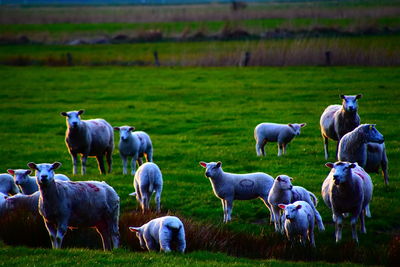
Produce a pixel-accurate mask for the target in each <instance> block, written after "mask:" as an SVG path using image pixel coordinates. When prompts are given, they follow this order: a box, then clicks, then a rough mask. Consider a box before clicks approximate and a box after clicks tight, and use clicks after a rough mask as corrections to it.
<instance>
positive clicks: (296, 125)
mask: <svg viewBox="0 0 400 267" xmlns="http://www.w3.org/2000/svg"><path fill="white" fill-rule="evenodd" d="M306 125H307V123H289V124H288V126H289V127H290V128H292V130H293V131H294V134H295V135H300V129H301V128H303V127H304V126H306Z"/></svg>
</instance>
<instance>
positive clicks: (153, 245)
mask: <svg viewBox="0 0 400 267" xmlns="http://www.w3.org/2000/svg"><path fill="white" fill-rule="evenodd" d="M144 241H145V242H146V247H147V249H148V250H149V251H160V247H159V244H158V243H157V242H156V241H155V240H154V239H153V238H152V237H151V236H150V235H145V237H144Z"/></svg>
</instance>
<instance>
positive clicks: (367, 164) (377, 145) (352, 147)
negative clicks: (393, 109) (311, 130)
mask: <svg viewBox="0 0 400 267" xmlns="http://www.w3.org/2000/svg"><path fill="white" fill-rule="evenodd" d="M338 159H339V161H349V162H357V163H358V165H360V166H361V167H363V168H364V169H365V170H366V171H367V172H378V171H379V166H381V167H382V173H383V179H384V181H385V184H386V185H388V184H389V175H388V159H387V156H386V149H385V143H384V137H383V135H382V134H381V133H380V132H379V131H378V130H377V129H376V128H375V124H362V125H360V126H358V127H357V128H355V129H354V130H353V131H351V132H349V133H347V134H346V135H345V136H343V138H342V139H341V140H340V142H339V152H338Z"/></svg>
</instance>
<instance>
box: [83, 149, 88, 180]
mask: <svg viewBox="0 0 400 267" xmlns="http://www.w3.org/2000/svg"><path fill="white" fill-rule="evenodd" d="M87 158H88V154H82V158H81V161H82V175H85V174H86V161H87Z"/></svg>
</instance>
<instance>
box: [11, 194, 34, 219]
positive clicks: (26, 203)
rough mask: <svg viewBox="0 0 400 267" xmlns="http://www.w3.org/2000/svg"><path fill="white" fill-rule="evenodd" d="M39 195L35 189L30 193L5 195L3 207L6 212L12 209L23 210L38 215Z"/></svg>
mask: <svg viewBox="0 0 400 267" xmlns="http://www.w3.org/2000/svg"><path fill="white" fill-rule="evenodd" d="M39 196H40V192H39V191H36V192H35V193H33V194H31V195H24V194H20V193H19V194H16V195H14V196H11V197H7V199H6V202H5V208H6V210H7V211H8V212H10V211H14V210H25V211H28V212H30V213H31V214H33V215H34V216H37V215H39V208H38V203H39Z"/></svg>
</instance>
